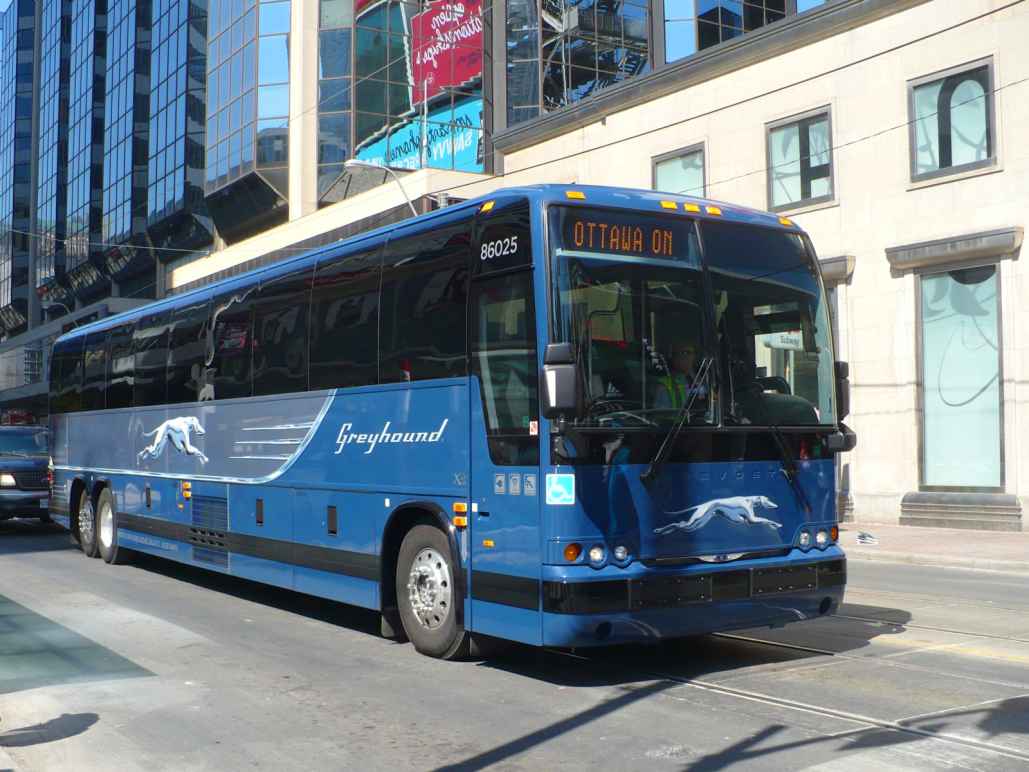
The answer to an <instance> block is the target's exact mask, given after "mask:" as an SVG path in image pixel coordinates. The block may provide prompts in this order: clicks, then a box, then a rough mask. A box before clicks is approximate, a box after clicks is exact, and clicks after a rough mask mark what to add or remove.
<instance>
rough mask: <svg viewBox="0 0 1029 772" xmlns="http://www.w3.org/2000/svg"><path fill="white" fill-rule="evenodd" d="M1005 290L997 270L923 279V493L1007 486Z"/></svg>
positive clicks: (981, 269)
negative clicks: (1002, 316)
mask: <svg viewBox="0 0 1029 772" xmlns="http://www.w3.org/2000/svg"><path fill="white" fill-rule="evenodd" d="M999 286H1000V283H999V282H998V280H997V266H995V265H988V266H982V267H977V268H963V269H960V270H955V271H947V272H945V273H934V274H927V275H923V276H922V277H921V279H920V282H919V295H920V299H919V301H918V302H919V328H920V329H919V332H920V344H921V345H920V361H919V368H920V378H919V381H920V384H921V389H920V391H921V403H922V404H921V413H922V426H921V429H922V434H921V449H922V464H921V478H922V479H921V484H922V487H923V489H930V490H931V489H936V488H958V489H969V488H972V489H979V490H997V489H1000V488H1002V486H1003V485H1004V477H1003V471H1002V455H1001V454H1002V451H1001V439H1002V438H1001V417H1002V403H1001V388H1000V386H1001V376H1000V373H1001V359H1000V351H1001V348H1000V323H999V320H1000V299H999V296H998V292H997V291H998V288H999Z"/></svg>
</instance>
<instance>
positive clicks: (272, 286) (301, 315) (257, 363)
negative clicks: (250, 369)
mask: <svg viewBox="0 0 1029 772" xmlns="http://www.w3.org/2000/svg"><path fill="white" fill-rule="evenodd" d="M313 276H314V268H308V269H306V270H304V271H302V272H298V273H291V274H289V275H287V276H280V277H278V278H275V279H271V280H269V281H266V282H261V288H260V289H259V290H258V292H257V296H256V298H255V300H254V394H255V395H257V394H285V393H288V392H293V391H304V390H305V389H307V317H308V313H309V312H310V309H311V279H312V278H313Z"/></svg>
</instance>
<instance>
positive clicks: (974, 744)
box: [548, 633, 1029, 764]
mask: <svg viewBox="0 0 1029 772" xmlns="http://www.w3.org/2000/svg"><path fill="white" fill-rule="evenodd" d="M715 637H718V638H724V639H732V640H738V641H741V642H746V643H758V644H766V645H768V646H775V647H779V648H785V649H790V650H795V651H803V652H807V653H813V654H820V655H826V656H831V657H834V658H835V657H840V658H843V659H855V658H853V657H847V656H845V655H840V654H835V653H833V652H830V651H827V650H824V649H817V648H813V647H805V646H799V645H793V644H780V643H778V642H775V641H764V640H761V639H760V638H751V637H748V636H740V635H735V634H728V633H718V634H716V636H715ZM548 651H550V652H551V653H552V654H554V655H557V656H560V657H567V658H572V659H575V660H576V661H578V662H580V663H583V664H589V665H591V666H601V667H605V668H608V669H611V668H618V669H621V670H622V671H623V672H629V673H634V674H637V675H640V676H646V677H649V678H652V679H655V680H661V681H667V682H669V683H674V684H678V685H680V686H683V687H687V688H692V689H697V690H699V691H704V692H708V693H712V694H718V695H722V696H725V697H730V698H734V699H740V700H746V701H748V702H753V703H757V704H762V705H766V706H768V707H771V708H779V709H785V710H790V711H796V712H801V713H806V714H809V715H815V716H820V717H823V718H827V719H833V720H837V721H847V722H850V723H853V724H858V725H859V728H857V729H854V730H848V731H844V732H837V733H832V734H826V735H825V737H826V738H827V739H828V738H840V737H845V736H848V735H849V736H853V735H857V734H861V733H863V732H868V731H887V732H897V733H900V734H904V735H910V736H911V737H913V738H918V739H928V740H936V741H939V742H943V743H948V744H951V745H957V746H962V747H964V748H969V749H973V750H977V751H982V752H985V753H990V754H994V755H995V756H1000V757H1003V758H1006V759H1010V760H1013V761H1018V762H1021V763H1023V764H1029V752H1022V751H1019V750H1016V749H1013V748H1008V747H1005V746H1002V745H998V744H996V743H990V742H984V741H981V740H976V739H975V738H972V737H963V736H960V735H956V734H952V733H949V732H942V731H938V730H931V729H920V728H918V727H916V726H911V725H910V724H909V722H913V721H920V720H927V719H929V718H932V719H934V720H939V719H945V718H947V716H948V715H950V714H957V713H959V712H961V711H965V710H967V709H968V708H969V707H970V706H968V705H955V706H953V707H950V708H945V709H942V710H939V711H933V712H930V713H924V714H918V715H914V716H906V717H903V718H900V719H897V720H894V721H891V720H889V719H881V718H876V717H874V716H869V715H865V714H862V713H854V712H851V711H846V710H839V709H836V708H830V707H827V706H822V705H815V704H811V703H807V702H802V701H800V700H792V699H788V698H784V697H775V696H773V695H769V694H764V693H762V692H756V691H753V690H750V689H741V688H738V687H735V686H729V685H726V684H721V683H716V682H713V681H707V680H704V679H691V678H686V677H684V676H679V675H675V674H672V673H667V672H662V671H660V670H651V669H648V668H640V667H635V666H629V665H624V664H621V663H612V662H610V661H609V660H605V659H603V658H600V657H597V656H595V655H594V656H590V655H589V654H580V653H577V652H570V651H561V650H557V649H548ZM1023 688H1025V687H1024V685H1023ZM1024 697H1029V692H1026V693H1025V694H1021V695H1018V696H1017V697H1015V698H1011V697H1005V698H999V699H997V700H991V701H990V702H1000V701H1001V700H1002V699H1022V698H1024Z"/></svg>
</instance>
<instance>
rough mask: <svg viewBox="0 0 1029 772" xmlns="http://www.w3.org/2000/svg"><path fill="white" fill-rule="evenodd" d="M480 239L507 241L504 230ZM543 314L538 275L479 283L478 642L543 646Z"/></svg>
mask: <svg viewBox="0 0 1029 772" xmlns="http://www.w3.org/2000/svg"><path fill="white" fill-rule="evenodd" d="M501 214H504V213H503V212H501ZM524 218H525V219H524V231H522V232H521V235H519V240H520V239H524V242H525V246H524V249H525V251H526V253H528V252H529V249H530V247H529V243H528V207H527V206H526V207H525V209H524ZM508 219H510V216H508ZM521 225H522V222H521V220H520V219H519V220H517V221H516V222H515V223H514V227H512V226H511V224H510V223H507V224H506V225H505V227H504V228H503V229H502V230H501V234H503V233H507V234H508V235H507V236H504V237H505V238H510V235H511V232H515V233H517V232H518V231H519V230H520V227H519V226H521ZM480 232H481V233H483V234H485V235H486V237H488V238H496V239H497V240H499V239H500V238H501V234H498V233H497V229H493V230H492V231H491V229H490V228H485V229H483V230H482V231H480ZM509 243H510V242H509ZM475 246H476V253H475V255H476V256H478V254H479V249H480V247H479V244H476V245H475ZM519 246H521V244H519ZM473 259H475V258H474V257H473ZM480 270H481V266H480ZM491 273H492V274H493V275H491ZM533 314H534V308H533V300H532V271H531V269H529V268H526V269H525V270H524V271H517V272H511V271H510V270H507V271H505V272H504V273H499V274H498V273H496V272H490V273H480V275H478V276H476V277H475V278H473V280H472V287H471V296H470V305H469V323H470V324H469V327H470V330H469V332H470V351H471V365H472V367H471V374H472V376H473V377H472V378H471V386H470V395H469V396H470V399H469V405H470V409H471V420H470V427H471V491H472V499H471V501H472V512H471V520H470V531H471V533H470V537H469V541H470V553H471V561H470V563H471V572H470V574H471V575H470V588H469V589H470V594H469V597H470V604H471V605H470V615H469V616H470V618H469V619H467V620H466V624H467V626H468V627H469V628H470V629H472V630H474V631H476V632H481V633H485V634H488V635H495V636H499V637H504V638H509V639H512V640H518V641H523V642H526V643H535V644H539V643H540V642H541V627H540V613H539V603H540V565H541V560H542V557H541V552H540V549H541V547H540V505H539V488H540V478H539V453H540V446H539V415H538V399H537V393H538V364H537V358H536V329H535V328H536V326H535V323H534V316H533Z"/></svg>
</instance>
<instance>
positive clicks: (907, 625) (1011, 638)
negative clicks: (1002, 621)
mask: <svg viewBox="0 0 1029 772" xmlns="http://www.w3.org/2000/svg"><path fill="white" fill-rule="evenodd" d="M834 618H835V619H849V620H851V621H854V622H870V623H873V624H879V625H888V626H891V627H899V628H902V629H904V630H925V631H926V632H931V633H949V634H951V635H967V636H968V637H969V638H981V639H983V640H990V641H1004V642H1006V643H1026V644H1029V638H1022V637H1020V636H1017V635H992V634H990V633H975V632H971V631H969V630H959V629H957V628H954V627H936V626H934V625H920V624H913V623H911V622H894V621H892V620H889V619H876V618H875V617H862V616H855V615H853V614H835V615H834Z"/></svg>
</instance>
